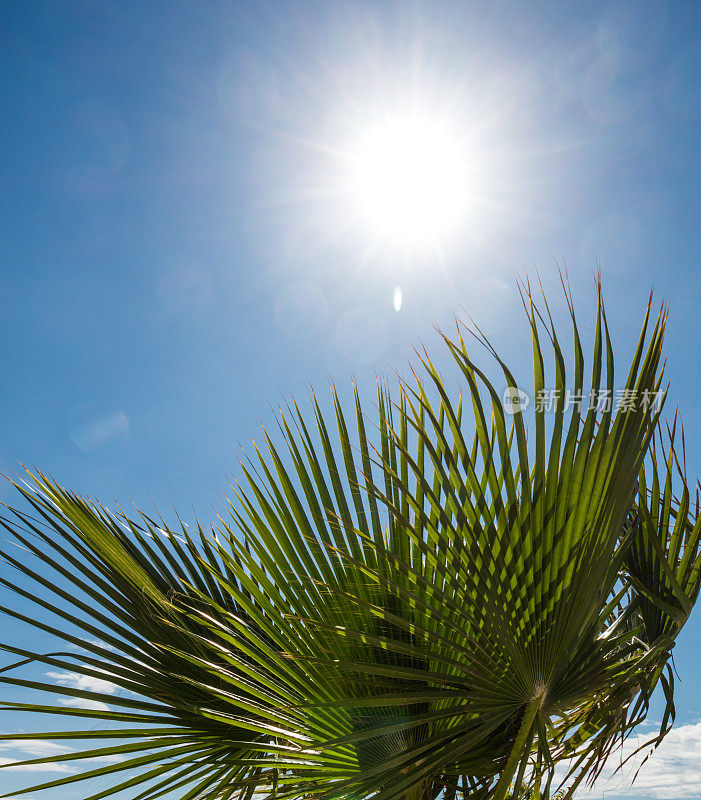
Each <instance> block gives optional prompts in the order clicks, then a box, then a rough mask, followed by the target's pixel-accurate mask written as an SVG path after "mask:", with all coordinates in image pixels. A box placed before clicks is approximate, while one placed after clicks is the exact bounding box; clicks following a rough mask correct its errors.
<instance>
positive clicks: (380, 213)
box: [349, 116, 467, 244]
mask: <svg viewBox="0 0 701 800" xmlns="http://www.w3.org/2000/svg"><path fill="white" fill-rule="evenodd" d="M349 164H350V175H349V190H350V195H351V199H352V203H353V205H354V207H355V213H356V214H357V215H358V217H359V218H360V220H361V221H362V222H363V223H364V224H365V225H367V226H369V227H370V228H371V229H372V230H373V231H374V233H375V234H376V235H377V236H378V237H379V238H382V239H389V240H393V241H400V242H406V243H409V244H416V243H419V242H429V243H433V244H440V243H441V242H442V241H443V240H444V239H445V238H446V237H447V236H449V235H450V234H451V233H452V232H454V231H455V230H456V228H457V227H458V226H459V224H460V222H461V220H462V219H463V218H464V214H465V211H466V199H467V192H466V188H467V187H466V185H465V165H466V154H465V152H464V151H463V148H462V147H461V146H460V141H459V139H458V137H457V136H455V134H454V133H452V132H451V131H450V130H448V129H447V128H446V126H445V125H443V124H440V123H438V122H434V121H432V120H430V119H429V118H426V119H421V118H417V117H415V116H407V117H396V118H393V119H388V120H384V121H382V122H381V123H379V124H377V125H374V126H372V127H371V128H369V129H368V130H365V131H364V132H363V133H362V134H361V135H360V136H359V137H358V140H357V143H356V144H355V146H354V147H353V148H352V151H351V158H350V159H349Z"/></svg>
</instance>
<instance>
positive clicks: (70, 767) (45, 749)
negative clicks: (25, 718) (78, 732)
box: [0, 738, 123, 800]
mask: <svg viewBox="0 0 701 800" xmlns="http://www.w3.org/2000/svg"><path fill="white" fill-rule="evenodd" d="M0 752H2V753H3V755H0V766H2V768H3V771H4V770H9V771H11V772H61V773H74V772H79V771H81V770H82V769H84V765H85V764H88V763H91V762H115V761H122V760H123V757H122V756H120V755H104V756H100V757H99V758H86V759H80V760H79V761H77V762H71V763H62V762H56V763H53V762H52V763H49V764H24V765H22V764H19V762H22V761H28V760H30V759H33V758H43V757H46V758H50V757H52V756H60V755H65V754H67V753H75V752H76V748H74V747H70V746H69V745H66V744H60V743H59V742H52V741H50V740H48V739H20V738H17V739H8V740H7V741H0ZM8 800H10V799H9V798H8Z"/></svg>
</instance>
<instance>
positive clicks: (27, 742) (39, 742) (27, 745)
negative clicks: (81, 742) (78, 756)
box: [0, 739, 73, 758]
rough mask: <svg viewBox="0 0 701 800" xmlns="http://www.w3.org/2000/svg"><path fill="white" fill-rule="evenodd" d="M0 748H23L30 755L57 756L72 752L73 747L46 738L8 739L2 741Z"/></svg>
mask: <svg viewBox="0 0 701 800" xmlns="http://www.w3.org/2000/svg"><path fill="white" fill-rule="evenodd" d="M0 750H21V751H22V752H23V753H27V755H30V756H35V757H37V758H38V757H39V756H57V755H60V754H61V753H70V752H72V751H73V748H72V747H69V746H68V745H67V744H59V743H58V742H49V741H47V740H46V739H8V740H2V741H0Z"/></svg>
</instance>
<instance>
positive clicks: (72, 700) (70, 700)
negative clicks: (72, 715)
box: [58, 697, 110, 711]
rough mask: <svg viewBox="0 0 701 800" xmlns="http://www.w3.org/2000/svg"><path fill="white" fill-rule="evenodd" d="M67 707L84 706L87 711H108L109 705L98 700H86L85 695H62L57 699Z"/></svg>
mask: <svg viewBox="0 0 701 800" xmlns="http://www.w3.org/2000/svg"><path fill="white" fill-rule="evenodd" d="M58 702H59V703H60V704H61V705H62V706H66V707H67V708H86V709H87V710H88V711H109V710H110V707H109V706H108V705H107V704H106V703H101V702H100V701H99V700H88V699H87V698H85V697H62V698H61V699H60V700H59V701H58Z"/></svg>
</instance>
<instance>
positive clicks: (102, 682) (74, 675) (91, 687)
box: [46, 672, 119, 694]
mask: <svg viewBox="0 0 701 800" xmlns="http://www.w3.org/2000/svg"><path fill="white" fill-rule="evenodd" d="M46 677H47V678H51V679H52V680H54V681H56V683H57V684H58V685H59V686H68V687H70V688H71V689H80V690H81V691H84V692H98V693H100V694H114V693H115V692H116V691H117V689H118V688H119V687H118V686H116V685H115V684H114V683H112V682H111V681H108V680H106V679H105V678H93V677H92V676H90V675H81V674H80V673H78V672H47V673H46Z"/></svg>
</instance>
